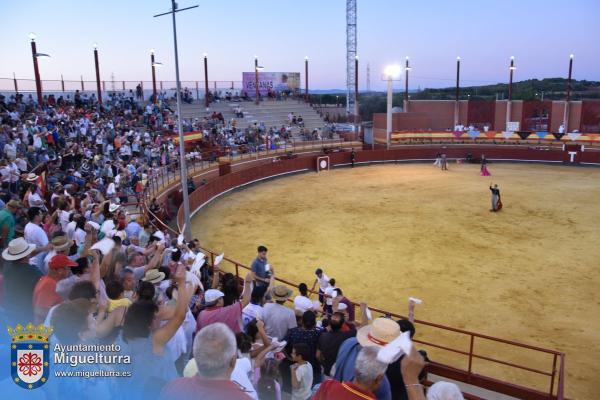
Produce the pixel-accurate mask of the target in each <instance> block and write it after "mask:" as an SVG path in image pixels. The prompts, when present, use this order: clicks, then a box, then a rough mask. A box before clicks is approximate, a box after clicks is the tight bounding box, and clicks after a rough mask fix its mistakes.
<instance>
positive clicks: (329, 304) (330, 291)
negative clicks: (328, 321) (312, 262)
mask: <svg viewBox="0 0 600 400" xmlns="http://www.w3.org/2000/svg"><path fill="white" fill-rule="evenodd" d="M336 289H337V288H336V287H335V279H333V278H331V279H330V280H329V286H327V289H325V293H324V297H325V306H324V310H325V313H327V314H328V315H331V314H333V299H334V298H336V297H337V295H338V293H337V291H336Z"/></svg>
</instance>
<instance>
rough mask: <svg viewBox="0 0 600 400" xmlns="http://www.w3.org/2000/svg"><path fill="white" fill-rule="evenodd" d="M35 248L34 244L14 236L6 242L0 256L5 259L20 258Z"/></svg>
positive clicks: (13, 259)
mask: <svg viewBox="0 0 600 400" xmlns="http://www.w3.org/2000/svg"><path fill="white" fill-rule="evenodd" d="M34 249H35V244H29V243H27V241H26V240H25V239H23V238H22V237H20V238H16V239H13V240H11V241H10V243H8V247H7V248H6V250H4V251H3V252H2V258H4V259H5V260H6V261H15V260H20V259H21V258H25V257H27V256H28V255H29V254H31V252H32V251H33V250H34Z"/></svg>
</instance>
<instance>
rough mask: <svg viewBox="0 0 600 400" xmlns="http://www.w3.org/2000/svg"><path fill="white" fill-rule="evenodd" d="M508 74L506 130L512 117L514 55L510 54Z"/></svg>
mask: <svg viewBox="0 0 600 400" xmlns="http://www.w3.org/2000/svg"><path fill="white" fill-rule="evenodd" d="M509 70H510V76H509V80H508V101H507V102H506V129H507V130H508V123H509V122H510V121H511V117H512V115H511V114H512V83H513V72H514V70H515V57H514V56H510V67H509Z"/></svg>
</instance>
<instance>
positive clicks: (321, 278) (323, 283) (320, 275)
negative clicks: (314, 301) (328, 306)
mask: <svg viewBox="0 0 600 400" xmlns="http://www.w3.org/2000/svg"><path fill="white" fill-rule="evenodd" d="M315 275H316V276H317V278H316V279H315V282H314V283H313V285H312V288H311V289H310V291H311V292H313V291H314V290H315V286H316V285H317V283H318V284H319V301H320V302H321V304H323V294H324V293H325V289H327V287H328V286H329V277H328V276H327V275H325V272H323V269H321V268H317V270H316V271H315Z"/></svg>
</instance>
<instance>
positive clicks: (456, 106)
mask: <svg viewBox="0 0 600 400" xmlns="http://www.w3.org/2000/svg"><path fill="white" fill-rule="evenodd" d="M459 100H460V57H456V94H455V96H454V128H455V129H456V126H457V125H458V107H459Z"/></svg>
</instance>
